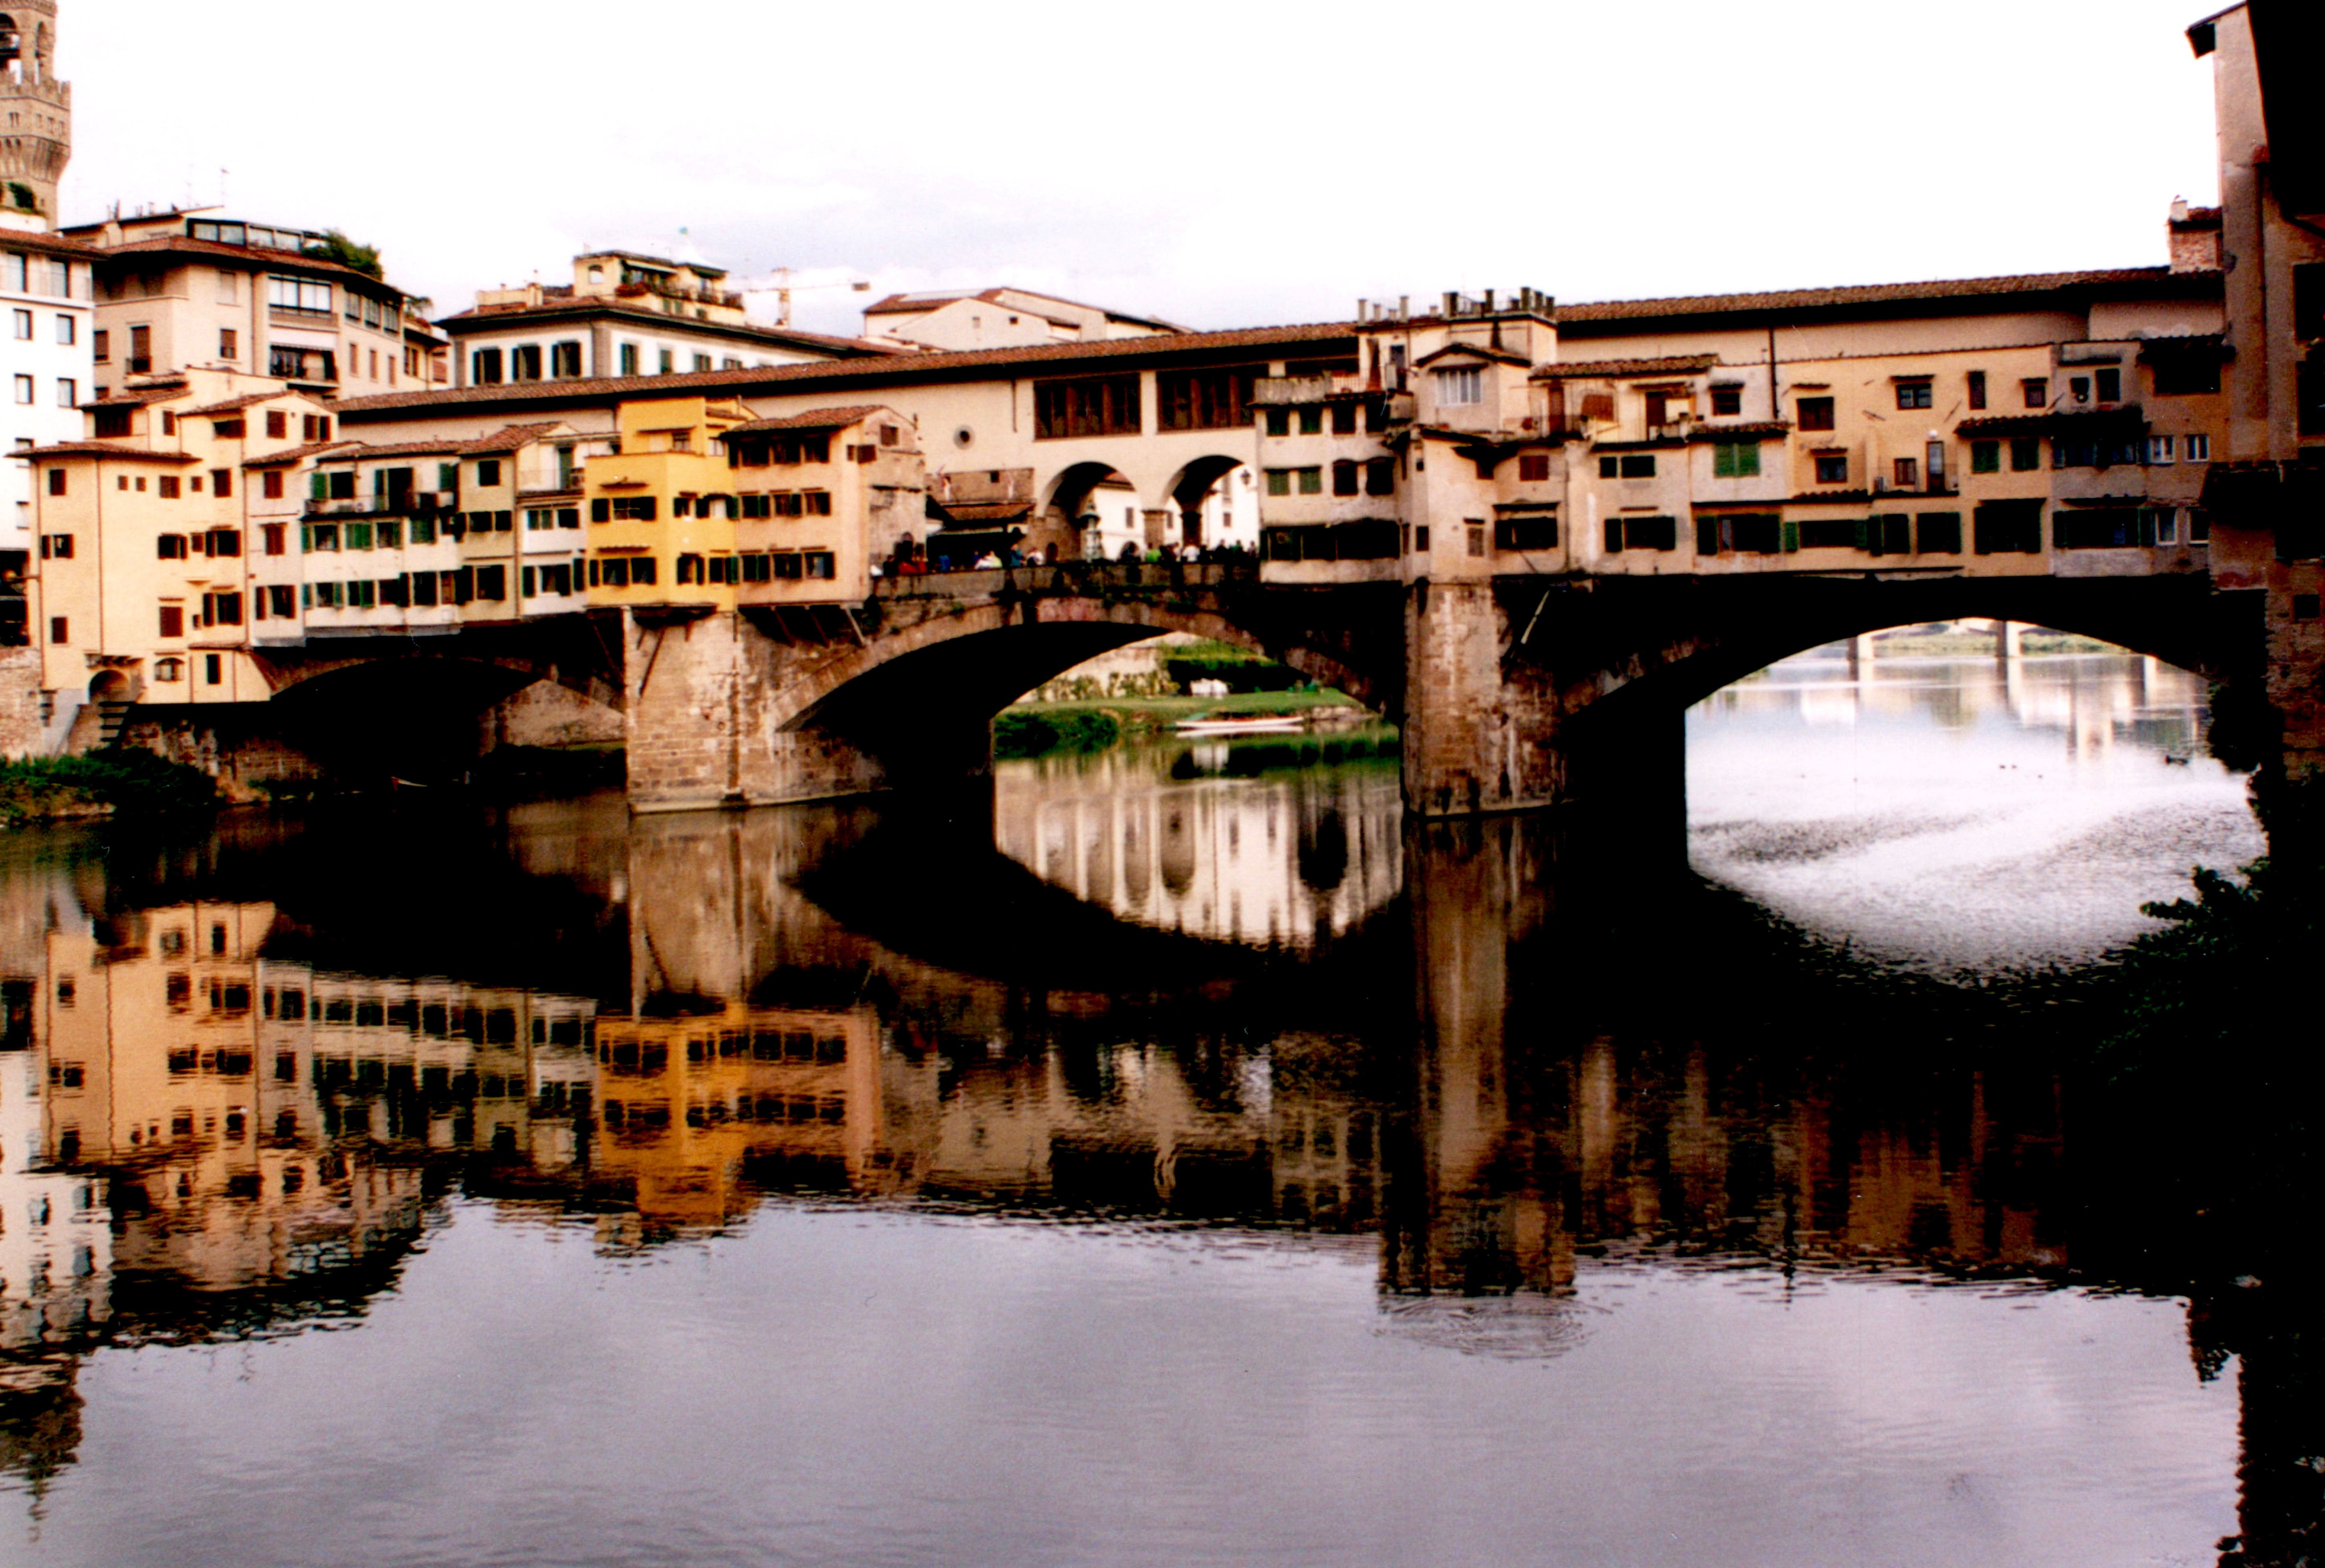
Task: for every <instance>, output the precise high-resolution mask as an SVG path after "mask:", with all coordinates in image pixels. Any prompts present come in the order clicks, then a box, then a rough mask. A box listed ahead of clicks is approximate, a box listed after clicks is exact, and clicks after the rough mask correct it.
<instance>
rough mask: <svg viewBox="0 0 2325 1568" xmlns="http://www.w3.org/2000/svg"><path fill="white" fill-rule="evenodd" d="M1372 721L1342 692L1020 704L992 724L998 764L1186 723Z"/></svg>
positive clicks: (1100, 746) (1095, 747) (1104, 744)
mask: <svg viewBox="0 0 2325 1568" xmlns="http://www.w3.org/2000/svg"><path fill="white" fill-rule="evenodd" d="M1342 715H1345V716H1346V719H1347V720H1348V722H1351V723H1356V722H1361V721H1363V720H1365V719H1369V718H1370V717H1371V715H1370V714H1368V713H1366V711H1365V710H1364V709H1362V708H1360V707H1358V706H1357V704H1356V703H1355V702H1352V701H1350V700H1348V698H1347V697H1344V696H1342V695H1341V694H1340V693H1339V692H1338V691H1240V692H1237V693H1235V694H1233V695H1230V696H1226V697H1110V698H1106V699H1104V700H1079V701H1067V702H1018V703H1013V704H1012V705H1011V706H1009V707H1007V708H1005V709H1003V710H1002V711H1001V712H1000V714H999V715H998V716H997V717H996V718H995V719H994V721H993V755H994V756H995V757H996V759H999V760H1003V761H1006V760H1009V759H1012V758H1021V757H1030V756H1046V755H1048V754H1050V753H1051V752H1056V751H1076V752H1091V751H1104V750H1106V749H1107V748H1108V747H1113V746H1117V745H1119V744H1121V743H1122V742H1123V741H1125V740H1131V739H1140V738H1150V737H1153V736H1158V735H1163V734H1165V733H1167V732H1169V731H1170V729H1171V728H1172V726H1173V725H1175V724H1179V723H1181V722H1182V721H1184V720H1186V719H1215V718H1230V717H1231V718H1253V717H1274V716H1282V717H1292V716H1305V717H1310V718H1312V719H1316V720H1318V721H1320V722H1334V721H1338V719H1339V718H1340V717H1341V716H1342Z"/></svg>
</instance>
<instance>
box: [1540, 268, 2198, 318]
mask: <svg viewBox="0 0 2325 1568" xmlns="http://www.w3.org/2000/svg"><path fill="white" fill-rule="evenodd" d="M2217 275H2218V274H2210V273H2196V274H2188V273H2179V274H2175V273H2173V272H2172V269H2171V268H2169V267H2164V266H2152V267H2114V268H2107V269H2101V270H2097V271H2087V272H2072V273H2025V274H2012V275H2010V276H2006V277H1995V278H1947V279H1941V280H1939V281H1937V282H1934V283H1863V284H1855V285H1849V286H1845V287H1840V288H1827V289H1779V290H1776V291H1774V292H1767V293H1753V294H1687V295H1680V296H1676V297H1673V298H1669V299H1655V300H1604V301H1599V302H1594V303H1586V304H1579V305H1570V304H1561V305H1560V306H1559V307H1558V320H1559V324H1560V325H1561V327H1562V326H1566V325H1568V324H1570V323H1571V324H1583V323H1588V322H1594V321H1626V320H1642V319H1647V318H1653V317H1662V316H1707V315H1717V314H1720V313H1723V312H1728V311H1802V310H1814V309H1818V308H1820V307H1831V306H1841V305H1870V304H1888V303H1912V302H1918V301H1922V300H1953V299H1976V298H1980V297H1987V296H2000V295H2008V294H2035V293H2051V292H2058V291H2061V290H2073V289H2089V288H2102V287H2107V286H2109V285H2116V284H2129V283H2172V282H2180V281H2181V280H2185V279H2187V278H2190V277H2216V276H2217Z"/></svg>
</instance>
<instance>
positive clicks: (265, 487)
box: [258, 469, 283, 501]
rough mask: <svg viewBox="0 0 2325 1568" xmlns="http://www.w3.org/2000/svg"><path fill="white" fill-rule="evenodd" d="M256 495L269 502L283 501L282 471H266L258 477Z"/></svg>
mask: <svg viewBox="0 0 2325 1568" xmlns="http://www.w3.org/2000/svg"><path fill="white" fill-rule="evenodd" d="M258 493H259V494H260V495H261V496H264V497H265V498H266V499H267V500H269V501H280V500H281V499H283V470H282V469H266V470H265V471H264V472H263V473H261V474H260V475H259V477H258Z"/></svg>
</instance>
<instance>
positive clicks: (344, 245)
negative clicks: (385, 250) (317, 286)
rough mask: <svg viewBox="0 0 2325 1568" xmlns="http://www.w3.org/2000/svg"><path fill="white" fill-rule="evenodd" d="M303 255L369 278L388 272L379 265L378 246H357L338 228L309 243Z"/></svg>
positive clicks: (330, 229) (326, 231)
mask: <svg viewBox="0 0 2325 1568" xmlns="http://www.w3.org/2000/svg"><path fill="white" fill-rule="evenodd" d="M301 255H310V256H313V257H314V258H315V259H316V260H318V261H327V262H337V263H338V264H340V265H341V266H343V267H346V268H347V269H349V270H350V271H353V272H358V273H361V274H363V275H364V276H366V277H367V278H385V277H386V276H387V274H386V272H385V271H384V269H383V268H382V267H381V266H380V264H379V247H378V246H370V245H357V243H356V242H355V241H354V240H351V239H349V238H348V237H347V236H346V235H344V234H341V233H340V232H339V231H338V229H336V228H327V229H325V230H324V231H323V237H322V238H320V239H318V240H310V241H309V242H308V243H307V245H306V246H304V247H303V248H302V249H301Z"/></svg>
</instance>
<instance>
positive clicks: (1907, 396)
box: [1897, 380, 1931, 408]
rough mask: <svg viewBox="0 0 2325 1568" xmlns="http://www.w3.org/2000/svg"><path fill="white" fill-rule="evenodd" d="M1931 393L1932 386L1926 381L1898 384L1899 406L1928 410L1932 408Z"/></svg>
mask: <svg viewBox="0 0 2325 1568" xmlns="http://www.w3.org/2000/svg"><path fill="white" fill-rule="evenodd" d="M1930 392H1931V384H1930V383H1929V382H1928V381H1926V380H1921V381H1901V382H1899V383H1897V406H1898V407H1899V408H1927V407H1929V406H1930Z"/></svg>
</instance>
